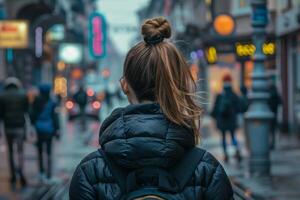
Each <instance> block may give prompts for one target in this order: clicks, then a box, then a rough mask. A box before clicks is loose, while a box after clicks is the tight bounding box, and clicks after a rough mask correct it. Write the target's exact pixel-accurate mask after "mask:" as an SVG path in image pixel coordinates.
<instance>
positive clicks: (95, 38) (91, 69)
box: [0, 0, 300, 200]
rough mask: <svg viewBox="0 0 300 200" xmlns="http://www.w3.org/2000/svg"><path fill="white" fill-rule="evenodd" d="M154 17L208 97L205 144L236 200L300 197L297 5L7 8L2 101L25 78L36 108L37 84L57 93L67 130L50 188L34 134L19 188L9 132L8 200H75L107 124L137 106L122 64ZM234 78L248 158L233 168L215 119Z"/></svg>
mask: <svg viewBox="0 0 300 200" xmlns="http://www.w3.org/2000/svg"><path fill="white" fill-rule="evenodd" d="M155 16H164V17H166V18H167V19H168V20H169V21H170V22H171V24H172V28H173V29H172V30H173V33H172V38H171V40H172V41H173V42H175V44H176V45H177V46H178V48H179V49H180V50H181V51H182V53H183V54H184V56H185V57H186V59H187V61H188V64H189V68H190V71H191V73H192V76H193V78H194V80H195V81H197V84H198V86H199V87H198V90H199V91H200V94H201V95H202V97H203V99H202V100H201V103H202V105H203V107H204V108H205V114H204V116H203V119H202V129H201V130H202V131H201V134H202V142H201V145H200V146H201V147H202V148H206V149H208V150H209V151H210V152H212V153H213V154H214V155H215V156H216V157H217V158H218V159H220V160H221V161H222V162H223V160H224V166H225V169H226V171H227V173H228V175H229V176H230V177H231V180H232V182H233V184H234V191H235V195H236V198H237V199H289V200H292V199H300V191H299V185H300V168H299V166H300V144H299V139H300V131H299V130H300V129H299V126H300V1H299V0H268V1H264V0H252V1H251V0H0V92H1V93H3V94H4V92H5V89H6V86H7V82H6V80H7V78H8V77H16V78H17V79H18V80H19V81H20V83H21V84H22V91H24V92H25V93H26V96H27V98H28V101H29V104H32V103H33V102H34V100H35V99H36V98H37V96H39V90H38V87H39V85H41V84H48V85H51V87H52V90H53V91H52V94H51V96H52V97H53V99H55V101H56V102H57V113H58V117H59V124H60V137H59V139H57V140H54V141H53V144H52V145H53V147H52V151H53V152H52V155H51V157H52V167H51V168H52V169H51V170H52V178H51V181H49V180H48V181H43V177H41V176H40V175H41V174H40V171H39V165H38V151H37V143H36V136H35V134H33V133H32V132H34V130H33V129H32V128H27V129H28V130H27V132H28V135H29V136H28V137H26V140H25V141H24V150H23V151H22V152H23V153H24V166H23V168H24V169H23V170H24V176H25V178H26V180H27V181H26V184H22V183H17V185H16V186H15V187H12V184H11V176H10V171H11V165H10V164H9V148H8V144H7V138H6V137H4V136H5V134H4V132H5V130H4V128H3V127H2V129H1V132H2V136H1V139H0V156H1V160H2V161H1V162H0V200H5V199H28V200H29V199H30V200H33V199H68V193H67V192H68V184H69V181H70V178H71V176H72V173H73V171H74V170H75V167H76V166H77V164H78V163H79V162H80V160H81V159H82V158H83V157H84V156H85V155H86V154H88V153H90V152H92V151H93V150H95V149H97V148H98V147H99V145H98V131H99V127H100V126H101V122H102V121H103V120H104V119H105V117H107V116H108V115H109V114H110V112H111V111H112V109H114V108H116V107H119V106H125V105H127V104H128V102H127V99H126V97H125V96H124V94H123V93H122V91H121V89H120V85H119V79H120V78H121V77H122V69H123V62H124V57H125V56H126V53H127V51H128V50H129V49H130V47H131V46H133V45H134V44H136V43H137V42H138V41H140V40H141V39H142V38H141V36H140V29H139V28H140V25H141V23H142V22H143V20H144V19H146V18H151V17H155ZM228 76H229V77H230V78H229V79H230V83H231V85H232V88H233V91H234V93H235V94H236V95H237V96H238V97H239V98H241V99H242V98H244V100H245V102H247V103H246V104H247V108H245V109H244V111H243V112H240V113H239V114H237V131H236V133H235V135H236V139H237V140H238V142H239V147H238V148H239V150H240V154H241V158H240V159H237V160H229V161H228V160H226V159H224V155H223V148H222V142H221V136H222V134H220V131H218V128H217V127H216V123H215V120H214V118H213V117H211V112H212V110H213V108H214V104H215V101H216V97H217V96H218V94H220V93H222V91H223V86H224V84H223V82H226V81H227V82H228V80H229V79H228ZM224 77H225V78H224ZM226 77H227V79H226ZM166 81H167V80H166ZM0 103H1V102H0ZM249 105H252V106H250V107H248V106H249ZM2 106H3V105H2ZM248 108H249V109H248ZM31 109H33V108H31ZM246 111H247V112H246ZM271 111H272V112H271ZM272 113H273V114H272ZM26 123H27V124H29V123H30V122H26ZM266 138H267V139H266ZM269 138H271V139H270V141H271V144H270V145H269ZM229 140H230V138H228V145H229V146H228V154H229V156H231V155H232V156H234V154H235V150H234V147H236V146H237V145H236V144H235V142H233V145H231V142H230V141H229ZM15 153H16V154H18V152H15ZM225 161H226V162H225ZM22 186H23V187H22Z"/></svg>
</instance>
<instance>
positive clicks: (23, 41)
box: [0, 20, 29, 49]
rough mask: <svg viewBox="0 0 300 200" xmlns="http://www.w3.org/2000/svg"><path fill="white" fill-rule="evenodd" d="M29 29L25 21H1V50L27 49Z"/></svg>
mask: <svg viewBox="0 0 300 200" xmlns="http://www.w3.org/2000/svg"><path fill="white" fill-rule="evenodd" d="M28 29H29V28H28V22H27V21H24V20H0V48H12V49H22V48H27V47H28Z"/></svg>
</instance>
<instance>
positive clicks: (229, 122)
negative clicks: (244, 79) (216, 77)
mask: <svg viewBox="0 0 300 200" xmlns="http://www.w3.org/2000/svg"><path fill="white" fill-rule="evenodd" d="M239 112H240V100H239V97H238V95H237V94H235V92H234V91H233V89H232V78H231V76H230V75H229V74H227V75H225V76H224V77H223V92H222V93H221V94H219V95H218V96H217V97H216V101H215V104H214V108H213V111H212V116H213V117H214V118H215V120H216V123H217V128H218V129H219V130H220V131H221V133H222V146H223V152H224V160H225V162H228V159H229V157H228V152H227V142H226V134H227V132H229V133H230V136H231V141H232V144H233V145H234V146H235V150H236V153H235V157H236V159H237V160H238V161H240V160H241V155H240V149H239V143H238V140H237V138H236V135H235V130H236V129H237V126H238V124H237V116H238V113H239Z"/></svg>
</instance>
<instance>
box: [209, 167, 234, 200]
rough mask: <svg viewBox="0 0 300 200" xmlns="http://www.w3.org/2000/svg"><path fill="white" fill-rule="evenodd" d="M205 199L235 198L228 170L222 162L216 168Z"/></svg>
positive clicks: (225, 199) (221, 199) (222, 199)
mask: <svg viewBox="0 0 300 200" xmlns="http://www.w3.org/2000/svg"><path fill="white" fill-rule="evenodd" d="M204 196H205V198H204V199H209V200H233V199H234V198H233V190H232V186H231V183H230V181H229V179H228V176H227V174H226V172H225V171H224V169H223V167H222V166H221V164H218V165H217V167H216V168H215V172H214V174H213V176H212V178H211V181H210V183H209V185H208V187H207V190H206V192H205V194H204Z"/></svg>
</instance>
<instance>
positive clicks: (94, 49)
mask: <svg viewBox="0 0 300 200" xmlns="http://www.w3.org/2000/svg"><path fill="white" fill-rule="evenodd" d="M89 50H90V54H91V56H92V57H94V58H103V57H105V55H106V21H105V19H104V16H103V15H101V14H100V13H93V14H92V15H91V16H90V19H89Z"/></svg>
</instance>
